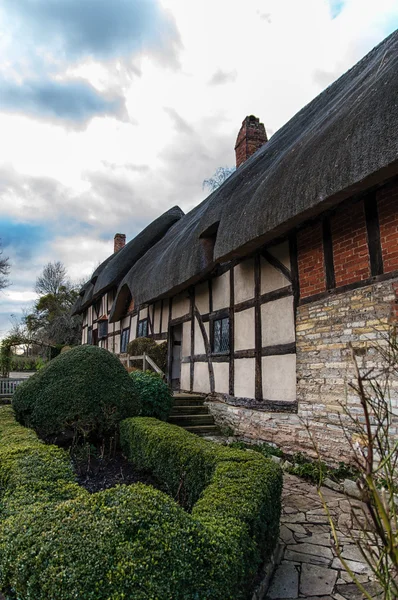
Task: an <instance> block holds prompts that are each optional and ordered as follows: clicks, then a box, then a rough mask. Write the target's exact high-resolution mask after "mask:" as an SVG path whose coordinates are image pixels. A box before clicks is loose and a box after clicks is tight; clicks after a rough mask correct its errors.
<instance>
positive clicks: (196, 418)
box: [169, 414, 214, 427]
mask: <svg viewBox="0 0 398 600" xmlns="http://www.w3.org/2000/svg"><path fill="white" fill-rule="evenodd" d="M169 423H173V425H179V426H180V427H190V426H195V425H214V418H213V416H212V415H206V414H205V415H174V416H171V417H170V418H169Z"/></svg>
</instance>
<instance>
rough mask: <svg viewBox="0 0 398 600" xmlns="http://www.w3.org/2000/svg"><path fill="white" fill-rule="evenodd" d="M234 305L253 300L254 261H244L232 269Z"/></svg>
mask: <svg viewBox="0 0 398 600" xmlns="http://www.w3.org/2000/svg"><path fill="white" fill-rule="evenodd" d="M234 283H235V304H239V302H244V300H250V299H251V298H254V260H253V259H252V258H251V259H249V260H245V261H243V262H241V263H239V264H238V265H236V267H235V268H234Z"/></svg>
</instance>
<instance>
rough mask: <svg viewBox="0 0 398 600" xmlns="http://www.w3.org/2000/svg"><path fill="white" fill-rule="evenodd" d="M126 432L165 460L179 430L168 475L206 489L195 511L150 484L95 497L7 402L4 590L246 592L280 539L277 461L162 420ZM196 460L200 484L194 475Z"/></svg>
mask: <svg viewBox="0 0 398 600" xmlns="http://www.w3.org/2000/svg"><path fill="white" fill-rule="evenodd" d="M122 431H123V435H124V443H125V446H126V447H127V449H128V450H129V451H130V452H132V451H133V448H134V449H135V450H136V451H137V452H139V451H140V450H141V452H139V455H140V457H141V459H140V460H141V461H143V460H144V458H145V456H148V457H151V456H152V458H153V461H154V462H156V456H157V462H158V463H159V464H161V463H162V459H163V456H162V454H161V451H159V450H157V442H158V443H159V444H160V445H161V447H162V448H164V440H165V438H168V437H170V439H171V443H170V450H169V452H168V454H167V457H166V462H167V465H168V469H166V470H165V471H164V480H165V481H169V480H170V479H171V481H170V483H171V485H174V479H177V478H176V473H177V471H178V470H179V472H180V473H179V475H180V477H179V478H180V480H181V478H182V479H183V480H184V481H185V485H186V486H188V487H189V486H191V491H190V494H189V495H188V497H189V498H190V499H193V497H195V498H196V499H198V498H199V495H201V497H200V499H199V500H198V501H197V502H196V504H195V505H194V506H193V510H192V514H189V513H187V512H186V511H184V510H183V508H182V507H180V506H178V505H177V504H176V503H175V502H174V501H173V500H172V498H170V497H168V496H166V495H165V494H163V493H162V492H159V491H157V490H154V489H153V488H150V487H148V486H144V485H142V484H135V485H133V486H117V487H116V488H113V489H110V490H106V491H103V492H99V493H96V494H91V495H90V494H89V493H88V492H87V491H86V490H84V489H82V488H80V487H79V486H78V485H77V484H76V483H75V482H74V474H73V471H72V468H71V465H70V461H69V457H68V454H67V453H66V452H65V451H64V450H61V449H59V448H57V447H54V446H46V445H45V444H43V443H42V442H41V441H39V440H38V439H37V437H36V435H35V434H34V432H33V431H32V430H29V429H26V428H24V427H21V426H20V425H18V424H17V423H16V422H15V419H14V417H13V414H12V410H11V409H10V408H9V407H2V408H1V407H0V589H2V590H3V593H5V595H6V597H7V598H8V599H9V600H11V598H12V599H15V598H18V600H30V599H32V598H34V600H48V598H54V599H55V598H62V600H72V599H75V598H84V599H85V600H108V599H110V598H112V600H123V599H126V598H134V599H135V600H147V599H148V598H153V599H155V598H161V599H162V600H199V599H200V600H232V599H233V598H234V599H240V598H246V597H247V591H248V588H249V587H250V584H251V583H252V579H253V576H254V573H255V571H256V568H257V566H258V564H259V562H260V560H261V557H262V556H264V557H266V556H267V555H268V554H269V552H271V550H272V548H273V545H274V543H275V541H276V539H277V536H278V526H279V513H280V495H281V486H282V481H281V472H280V469H279V467H278V466H277V465H274V464H272V463H271V462H270V461H266V460H265V459H264V458H263V457H261V456H260V455H259V454H255V453H254V452H240V451H236V450H231V449H228V448H223V447H220V446H218V445H216V444H210V443H209V442H205V441H204V440H201V439H200V438H197V437H195V436H193V435H191V434H189V433H187V432H185V431H184V430H182V429H180V428H178V427H175V426H173V425H169V424H166V423H161V422H160V421H156V420H155V419H150V418H138V419H128V420H127V421H124V422H123V424H122ZM153 431H155V432H156V435H154V434H153ZM145 432H146V433H147V434H149V433H150V432H152V435H150V437H149V439H148V440H146V437H147V436H146V434H145ZM137 439H138V440H139V441H137ZM154 444H155V446H154ZM173 455H174V466H173V464H172V463H173V460H172V456H173ZM186 456H188V460H186V458H185V457H186ZM195 457H196V460H195ZM148 462H152V459H148ZM195 465H197V466H198V468H199V470H200V476H201V477H202V481H201V482H200V481H199V477H198V474H197V473H192V474H191V476H190V477H185V475H184V473H187V474H188V471H187V469H188V467H189V466H193V467H194V466H195ZM160 471H161V468H160V467H158V472H160ZM206 485H207V487H206ZM263 552H264V554H262V553H263Z"/></svg>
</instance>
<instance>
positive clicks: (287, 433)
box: [209, 279, 398, 463]
mask: <svg viewBox="0 0 398 600" xmlns="http://www.w3.org/2000/svg"><path fill="white" fill-rule="evenodd" d="M397 286H398V279H395V280H392V281H383V282H378V283H374V284H372V285H369V286H366V287H363V288H360V289H356V290H352V291H347V292H342V293H340V294H334V295H331V296H330V297H329V298H328V299H326V300H325V299H323V300H319V301H316V302H312V303H309V304H304V305H301V306H299V307H298V308H297V322H296V342H297V400H298V404H297V414H292V413H286V412H284V413H280V412H279V413H278V412H263V411H259V410H252V409H247V408H244V407H240V406H230V405H229V404H227V403H226V402H223V401H221V400H222V398H221V397H220V398H219V401H216V402H209V408H210V411H211V412H212V414H213V415H214V417H215V419H216V421H217V423H218V424H220V425H223V426H229V427H231V428H232V429H233V430H234V431H235V432H236V434H238V435H239V436H241V437H242V438H243V439H246V440H252V441H257V442H272V443H275V444H277V445H278V446H280V447H281V448H282V449H283V450H284V451H286V452H289V453H293V452H297V451H302V452H305V453H306V454H308V455H312V456H315V451H314V446H313V443H312V441H311V439H310V437H309V435H308V433H307V430H306V428H307V427H308V431H309V432H310V434H311V435H312V436H313V438H314V441H315V442H316V444H317V445H318V448H319V450H320V451H321V453H322V455H323V456H324V457H325V458H326V459H327V460H329V461H331V462H334V463H337V462H339V461H340V460H342V459H344V458H346V457H347V456H348V453H349V449H350V448H349V444H348V442H347V440H346V438H345V435H344V432H343V431H342V429H341V423H344V424H345V425H348V424H349V420H348V418H347V417H346V416H345V414H344V408H343V407H344V406H347V407H348V408H349V410H350V412H351V413H352V414H355V415H358V416H360V415H361V407H360V405H359V400H358V397H357V395H356V394H355V392H354V391H353V390H352V389H351V388H350V386H349V383H350V382H351V381H353V379H354V370H353V365H352V360H351V350H350V346H349V343H351V344H352V345H353V348H354V351H355V354H356V356H357V360H358V362H359V364H360V366H361V367H363V368H365V369H371V368H374V369H378V368H379V367H381V366H382V365H381V362H380V357H379V355H378V353H377V351H376V350H375V348H374V346H375V344H376V343H383V340H385V336H386V331H387V329H388V322H389V320H390V317H391V305H392V303H393V302H394V301H395V298H396V296H395V289H396V288H397ZM394 393H395V394H396V396H395V398H393V401H394V402H395V408H396V409H397V422H396V424H394V426H393V431H392V432H391V433H392V434H393V435H396V433H397V428H398V388H395V390H394Z"/></svg>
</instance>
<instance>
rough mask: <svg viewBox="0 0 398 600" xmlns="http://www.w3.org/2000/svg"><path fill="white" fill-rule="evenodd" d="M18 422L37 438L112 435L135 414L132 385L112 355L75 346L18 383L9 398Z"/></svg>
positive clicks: (137, 408) (136, 403) (137, 403)
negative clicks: (122, 422)
mask: <svg viewBox="0 0 398 600" xmlns="http://www.w3.org/2000/svg"><path fill="white" fill-rule="evenodd" d="M12 404H13V408H14V410H15V414H16V417H17V419H18V421H19V422H20V423H22V424H23V425H26V426H28V427H33V429H35V430H36V431H37V432H38V433H39V434H40V435H44V436H47V435H60V434H66V435H73V436H80V435H83V436H84V437H85V438H87V437H92V436H93V435H95V436H97V437H99V438H103V437H106V436H109V435H114V434H115V431H116V429H117V427H118V423H119V422H120V421H121V420H122V419H125V418H126V417H128V416H134V415H137V414H139V412H140V405H141V403H140V398H139V396H138V394H137V392H136V390H135V386H134V384H133V382H132V380H131V379H130V377H129V376H128V374H127V373H126V370H125V369H124V368H123V366H122V364H121V363H120V361H119V360H118V359H117V358H116V356H115V355H113V354H111V353H110V352H108V351H107V350H104V349H102V348H98V347H96V346H78V347H76V348H73V349H71V350H69V351H68V352H64V353H62V354H60V355H59V356H57V357H56V358H54V359H53V360H52V361H51V362H50V363H48V365H46V366H45V367H44V368H43V369H42V370H40V371H39V372H38V373H36V374H35V375H33V376H32V377H30V378H29V379H28V380H27V381H25V382H24V383H22V384H20V385H19V386H18V387H17V389H16V391H15V393H14V396H13V401H12Z"/></svg>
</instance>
